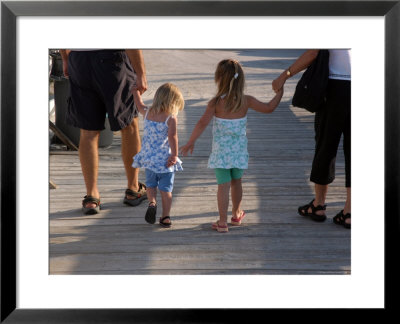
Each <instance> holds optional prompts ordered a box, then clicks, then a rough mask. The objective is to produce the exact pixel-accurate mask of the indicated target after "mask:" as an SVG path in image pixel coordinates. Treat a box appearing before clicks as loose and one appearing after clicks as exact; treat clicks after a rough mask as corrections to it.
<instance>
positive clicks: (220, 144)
mask: <svg viewBox="0 0 400 324" xmlns="http://www.w3.org/2000/svg"><path fill="white" fill-rule="evenodd" d="M246 124H247V116H246V117H243V118H237V119H223V118H218V117H214V122H213V141H212V150H211V154H210V158H209V159H208V167H209V168H221V169H231V168H238V169H247V168H248V161H249V154H248V152H247V137H246Z"/></svg>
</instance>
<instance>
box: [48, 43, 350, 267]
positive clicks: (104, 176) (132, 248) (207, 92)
mask: <svg viewBox="0 0 400 324" xmlns="http://www.w3.org/2000/svg"><path fill="white" fill-rule="evenodd" d="M300 53H301V51H299V50H293V51H291V50H240V51H233V50H232V51H227V50H224V51H217V50H212V51H211V50H210V51H205V50H202V51H200V50H197V51H188V50H182V51H175V50H173V51H162V50H158V51H157V50H152V51H145V52H144V56H145V59H146V65H147V71H148V81H149V86H150V88H149V90H148V92H146V96H145V100H146V101H147V102H150V100H151V98H152V96H153V95H154V91H155V89H157V87H158V86H159V85H160V84H161V83H163V82H166V81H170V82H174V83H176V84H177V85H178V87H180V88H181V89H182V91H183V94H184V97H185V98H186V106H185V110H184V111H183V112H182V113H181V114H180V115H179V128H178V133H179V140H180V144H184V143H185V142H186V141H187V139H188V138H189V136H190V133H191V131H192V129H193V127H194V125H195V124H196V122H197V120H198V119H199V118H200V116H201V115H202V113H203V112H204V109H205V106H206V104H207V101H208V100H209V99H210V98H211V97H212V95H213V94H214V91H215V88H214V83H213V72H214V68H215V66H216V64H217V62H218V61H219V60H220V59H223V58H226V57H233V58H237V59H238V60H239V61H241V62H242V63H243V66H244V69H245V73H246V80H247V90H246V93H248V94H251V95H254V96H256V97H257V98H259V99H261V100H263V101H267V100H269V99H270V98H271V97H272V91H271V82H272V80H273V79H274V78H275V77H276V76H277V75H278V74H279V73H280V71H281V69H283V68H285V67H287V66H288V64H290V63H292V62H293V61H294V59H295V58H296V57H297V56H298V55H299V54H300ZM193 62H197V63H196V64H194V63H193ZM296 80H297V79H296V78H294V79H293V80H289V81H290V82H289V81H288V84H287V87H286V90H285V91H286V92H285V95H284V98H283V100H282V103H281V105H280V106H279V107H278V109H277V110H276V111H275V112H274V113H273V114H270V115H264V114H260V113H256V112H253V111H250V112H249V115H248V139H249V152H250V161H249V169H248V170H246V172H245V174H244V176H243V189H244V196H243V209H244V210H245V211H246V215H247V216H246V218H245V221H244V223H243V225H242V226H240V227H230V229H229V233H227V234H220V233H217V232H214V231H212V230H211V222H213V221H215V220H216V219H217V217H218V209H217V201H216V192H217V185H216V181H215V176H214V173H213V171H212V170H210V169H207V159H208V155H209V152H210V143H211V125H210V126H209V127H208V128H207V129H206V131H205V132H204V134H203V135H202V136H201V138H200V139H199V141H198V143H197V144H196V148H195V151H194V154H193V156H190V157H185V158H182V160H183V163H184V164H183V166H184V171H183V172H180V173H177V175H176V180H175V187H174V192H173V195H174V201H173V207H172V221H173V227H172V228H171V229H163V228H160V227H159V226H158V225H157V223H156V224H155V225H149V224H146V223H145V221H144V213H145V211H146V208H147V204H146V203H143V204H142V205H140V206H138V207H134V208H132V207H127V206H125V205H123V204H122V197H123V194H124V189H125V188H124V185H125V176H124V169H123V165H122V161H121V158H120V154H119V147H120V145H119V144H120V138H119V136H118V134H117V135H116V136H115V139H114V143H113V145H112V146H111V147H110V148H107V149H104V150H102V151H101V154H100V170H99V187H100V191H101V194H102V203H103V210H102V212H101V213H100V214H99V215H95V216H82V215H81V211H80V206H79V204H80V201H81V199H82V196H83V195H84V184H83V180H82V176H81V171H80V164H79V159H78V156H77V154H76V153H68V152H64V153H63V152H61V153H57V154H55V153H53V152H51V153H52V154H51V156H50V176H51V178H52V179H53V180H54V181H55V182H56V183H57V185H58V189H56V190H51V191H50V238H49V239H50V256H49V257H50V273H51V274H348V273H350V254H351V253H350V231H348V230H345V229H343V228H342V227H338V226H336V225H334V224H332V222H331V218H332V216H333V215H335V214H336V213H337V212H338V211H339V210H340V209H341V208H342V205H343V204H344V199H345V189H344V162H343V156H342V154H341V152H339V156H338V158H337V179H336V180H335V182H334V184H333V185H332V186H331V187H330V192H329V195H328V201H327V203H328V207H329V209H328V211H327V213H328V220H327V222H325V223H322V224H318V223H314V222H312V221H310V220H308V219H304V218H302V217H301V216H299V215H298V214H297V207H298V206H299V205H302V204H304V203H306V202H309V201H310V200H311V199H312V198H313V194H312V192H313V191H312V186H311V185H310V183H309V180H308V177H309V171H310V166H311V161H312V156H313V148H314V140H313V136H314V134H313V115H311V114H308V113H306V112H304V111H302V110H300V109H296V108H293V107H291V106H290V99H291V96H292V94H293V90H294V86H295V84H296ZM140 179H142V180H144V173H143V171H141V173H140ZM229 217H230V216H229Z"/></svg>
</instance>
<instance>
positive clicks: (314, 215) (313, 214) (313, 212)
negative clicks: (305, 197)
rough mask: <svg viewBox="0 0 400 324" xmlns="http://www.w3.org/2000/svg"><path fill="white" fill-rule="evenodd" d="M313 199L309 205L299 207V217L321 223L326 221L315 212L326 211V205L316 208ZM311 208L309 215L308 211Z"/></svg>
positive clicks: (324, 217)
mask: <svg viewBox="0 0 400 324" xmlns="http://www.w3.org/2000/svg"><path fill="white" fill-rule="evenodd" d="M314 200H315V199H313V200H312V201H311V202H310V203H309V204H307V205H304V206H300V207H299V209H298V211H299V214H300V215H301V216H305V217H310V218H311V219H312V220H313V221H315V222H323V221H325V220H326V215H318V214H317V213H316V212H317V211H319V210H326V205H323V206H321V205H318V206H317V207H315V206H314V204H313V202H314ZM310 208H311V213H309V212H308V210H309V209H310Z"/></svg>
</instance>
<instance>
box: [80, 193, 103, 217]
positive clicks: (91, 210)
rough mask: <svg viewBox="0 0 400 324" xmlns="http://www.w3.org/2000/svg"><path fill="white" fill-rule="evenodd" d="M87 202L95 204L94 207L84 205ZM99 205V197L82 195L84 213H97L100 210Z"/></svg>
mask: <svg viewBox="0 0 400 324" xmlns="http://www.w3.org/2000/svg"><path fill="white" fill-rule="evenodd" d="M88 203H94V204H96V207H86V204H88ZM100 209H101V206H100V199H98V198H95V197H93V196H87V195H86V196H85V197H83V200H82V211H83V213H84V214H85V215H94V214H98V213H99V212H100Z"/></svg>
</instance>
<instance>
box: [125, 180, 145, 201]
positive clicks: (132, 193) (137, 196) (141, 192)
mask: <svg viewBox="0 0 400 324" xmlns="http://www.w3.org/2000/svg"><path fill="white" fill-rule="evenodd" d="M146 189H147V188H146V186H145V185H144V184H143V183H141V182H139V191H133V190H131V189H126V190H125V197H124V204H126V205H130V206H137V205H139V204H140V203H141V202H142V201H143V200H145V199H147V192H146ZM128 196H134V197H135V198H134V199H128Z"/></svg>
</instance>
